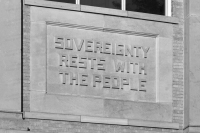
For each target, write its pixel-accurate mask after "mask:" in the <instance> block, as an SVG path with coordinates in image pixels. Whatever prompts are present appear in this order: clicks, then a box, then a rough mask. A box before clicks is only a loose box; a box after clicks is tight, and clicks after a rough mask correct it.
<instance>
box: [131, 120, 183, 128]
mask: <svg viewBox="0 0 200 133" xmlns="http://www.w3.org/2000/svg"><path fill="white" fill-rule="evenodd" d="M128 124H129V125H133V126H145V127H156V128H170V129H179V124H178V123H170V122H158V121H141V120H128Z"/></svg>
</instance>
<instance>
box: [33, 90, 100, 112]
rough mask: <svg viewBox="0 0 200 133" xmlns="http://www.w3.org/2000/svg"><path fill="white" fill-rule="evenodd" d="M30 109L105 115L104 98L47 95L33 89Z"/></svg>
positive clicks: (34, 110)
mask: <svg viewBox="0 0 200 133" xmlns="http://www.w3.org/2000/svg"><path fill="white" fill-rule="evenodd" d="M30 101H31V102H30V110H31V111H32V112H46V113H57V114H71V115H88V116H103V100H102V99H94V98H85V97H77V96H61V95H50V94H49V95H47V94H45V93H43V92H36V91H31V96H30Z"/></svg>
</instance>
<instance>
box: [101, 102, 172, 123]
mask: <svg viewBox="0 0 200 133" xmlns="http://www.w3.org/2000/svg"><path fill="white" fill-rule="evenodd" d="M104 108H105V116H106V117H111V118H123V119H136V120H144V121H164V122H172V105H171V103H147V102H128V101H119V100H118V101H117V100H105V101H104Z"/></svg>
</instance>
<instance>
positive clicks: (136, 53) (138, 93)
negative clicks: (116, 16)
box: [47, 24, 157, 102]
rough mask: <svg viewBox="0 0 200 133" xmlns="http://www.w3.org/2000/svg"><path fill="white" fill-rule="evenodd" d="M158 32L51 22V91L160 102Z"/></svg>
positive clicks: (48, 44) (49, 34)
mask: <svg viewBox="0 0 200 133" xmlns="http://www.w3.org/2000/svg"><path fill="white" fill-rule="evenodd" d="M63 26H64V27H63ZM156 37H157V36H156V35H153V34H147V33H136V32H128V31H114V30H108V29H107V30H102V29H97V28H92V27H81V26H75V25H62V26H60V25H56V24H48V25H47V94H60V95H73V96H83V97H92V98H101V99H118V100H129V101H151V102H153V101H156V87H157V79H156V75H157V69H156V66H157V59H156V54H157V51H156V45H157V43H156Z"/></svg>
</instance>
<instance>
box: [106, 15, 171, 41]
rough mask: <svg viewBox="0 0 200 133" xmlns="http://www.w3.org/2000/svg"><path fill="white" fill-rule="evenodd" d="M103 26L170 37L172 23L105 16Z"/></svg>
mask: <svg viewBox="0 0 200 133" xmlns="http://www.w3.org/2000/svg"><path fill="white" fill-rule="evenodd" d="M104 27H105V28H113V29H120V30H129V31H136V32H143V33H151V34H158V35H159V36H161V37H167V38H172V34H173V27H172V24H168V23H160V22H154V21H146V20H138V19H131V18H123V19H121V18H119V17H114V16H105V26H104Z"/></svg>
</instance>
